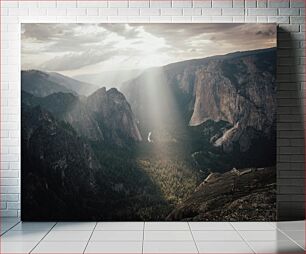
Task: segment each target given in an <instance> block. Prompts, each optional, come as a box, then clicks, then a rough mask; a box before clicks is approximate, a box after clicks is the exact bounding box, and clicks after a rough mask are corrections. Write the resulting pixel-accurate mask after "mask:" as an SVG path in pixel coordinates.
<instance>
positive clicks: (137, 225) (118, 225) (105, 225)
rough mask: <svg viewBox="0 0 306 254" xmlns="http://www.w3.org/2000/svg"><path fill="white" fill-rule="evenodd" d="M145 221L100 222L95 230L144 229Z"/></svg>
mask: <svg viewBox="0 0 306 254" xmlns="http://www.w3.org/2000/svg"><path fill="white" fill-rule="evenodd" d="M143 227H144V222H98V224H97V226H96V228H95V230H117V231H120V230H129V231H131V230H138V231H141V230H143Z"/></svg>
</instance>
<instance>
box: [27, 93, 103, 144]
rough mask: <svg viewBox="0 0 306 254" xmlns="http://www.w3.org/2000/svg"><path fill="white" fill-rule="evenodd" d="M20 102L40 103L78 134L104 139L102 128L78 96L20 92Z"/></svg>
mask: <svg viewBox="0 0 306 254" xmlns="http://www.w3.org/2000/svg"><path fill="white" fill-rule="evenodd" d="M22 102H23V103H25V104H28V105H29V106H32V107H33V106H37V105H40V106H41V107H42V108H43V109H44V110H47V111H48V112H50V113H52V115H53V116H55V117H56V118H57V119H59V120H62V121H65V122H67V123H69V124H70V125H71V126H73V128H74V129H75V130H76V132H77V134H78V135H79V136H83V137H85V138H87V139H89V140H92V141H102V140H104V136H103V130H102V129H101V128H100V126H99V125H98V123H97V121H96V120H95V119H94V117H93V115H92V113H91V112H90V111H89V110H88V109H87V108H86V105H85V104H84V103H83V102H82V101H81V100H80V99H79V97H77V96H75V95H73V94H71V93H53V94H51V95H48V96H46V97H43V98H37V97H34V96H33V95H30V94H27V93H26V92H22Z"/></svg>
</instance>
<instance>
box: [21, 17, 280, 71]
mask: <svg viewBox="0 0 306 254" xmlns="http://www.w3.org/2000/svg"><path fill="white" fill-rule="evenodd" d="M21 33H22V34H21V38H22V43H21V46H22V47H21V48H22V68H23V69H40V70H44V71H58V72H62V73H65V74H66V75H67V74H68V75H69V74H71V75H77V74H84V73H86V72H90V73H95V72H99V71H105V70H118V69H145V68H148V67H151V66H161V65H166V64H169V63H172V62H178V61H184V60H188V59H194V58H204V57H208V56H213V55H218V54H226V53H230V52H234V51H244V50H252V49H259V48H269V47H275V46H276V26H275V25H273V24H28V23H27V24H22V29H21Z"/></svg>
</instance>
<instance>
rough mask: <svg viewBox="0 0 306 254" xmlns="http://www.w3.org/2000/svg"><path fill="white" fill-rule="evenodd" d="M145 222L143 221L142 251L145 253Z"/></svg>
mask: <svg viewBox="0 0 306 254" xmlns="http://www.w3.org/2000/svg"><path fill="white" fill-rule="evenodd" d="M145 224H146V222H145V221H144V222H143V226H142V244H141V253H142V254H143V246H144V234H145Z"/></svg>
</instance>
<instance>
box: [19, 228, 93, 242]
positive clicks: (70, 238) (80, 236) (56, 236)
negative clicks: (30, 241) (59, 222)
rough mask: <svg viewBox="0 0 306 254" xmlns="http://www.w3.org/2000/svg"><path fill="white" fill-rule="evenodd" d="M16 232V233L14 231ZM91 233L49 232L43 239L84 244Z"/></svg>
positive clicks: (45, 240)
mask: <svg viewBox="0 0 306 254" xmlns="http://www.w3.org/2000/svg"><path fill="white" fill-rule="evenodd" d="M16 232H17V231H16ZM91 233H92V231H84V230H83V231H76V230H73V231H50V232H49V233H48V234H47V235H46V237H45V238H44V239H43V241H44V242H65V241H66V242H79V241H80V242H86V241H88V240H89V238H90V235H91Z"/></svg>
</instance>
